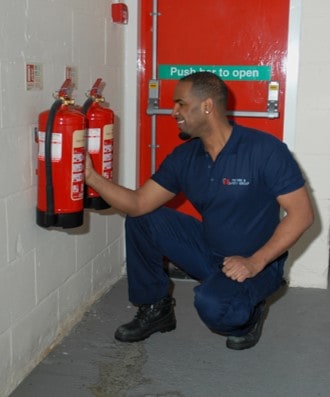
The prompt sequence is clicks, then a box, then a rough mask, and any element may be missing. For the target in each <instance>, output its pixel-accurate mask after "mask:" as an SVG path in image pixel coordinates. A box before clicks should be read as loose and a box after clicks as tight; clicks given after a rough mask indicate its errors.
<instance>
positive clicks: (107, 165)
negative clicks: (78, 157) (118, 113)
mask: <svg viewBox="0 0 330 397" xmlns="http://www.w3.org/2000/svg"><path fill="white" fill-rule="evenodd" d="M112 157H113V124H107V125H105V126H104V127H103V172H102V175H103V176H104V177H105V178H107V179H112Z"/></svg>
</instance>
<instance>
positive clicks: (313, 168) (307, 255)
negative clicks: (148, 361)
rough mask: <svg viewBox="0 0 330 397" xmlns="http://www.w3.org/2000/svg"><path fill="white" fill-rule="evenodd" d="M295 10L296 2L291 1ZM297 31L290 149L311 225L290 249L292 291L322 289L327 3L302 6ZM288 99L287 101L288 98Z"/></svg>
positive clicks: (318, 0) (327, 154)
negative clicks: (309, 203)
mask: <svg viewBox="0 0 330 397" xmlns="http://www.w3.org/2000/svg"><path fill="white" fill-rule="evenodd" d="M292 3H293V4H294V5H295V6H299V3H300V1H296V0H295V1H293V2H292ZM301 4H302V7H301V26H300V43H298V45H299V49H298V50H299V51H298V55H299V62H298V70H297V73H298V74H297V76H296V80H297V81H298V87H297V97H296V103H297V106H296V109H292V110H293V111H294V112H295V123H294V127H295V133H294V137H295V139H294V141H293V150H294V153H295V155H296V158H297V160H298V161H299V163H300V165H301V166H302V168H303V171H304V173H305V176H306V179H307V182H308V185H309V187H310V191H311V195H312V198H313V202H314V208H315V214H316V220H315V223H314V225H313V226H312V228H311V229H310V230H309V231H308V232H307V233H306V234H305V235H304V236H303V237H302V239H301V240H300V241H299V242H298V244H296V246H295V247H294V248H293V249H292V250H291V259H290V261H289V264H288V275H289V281H290V285H291V286H295V287H296V286H301V287H316V288H327V285H328V268H329V220H330V217H329V212H330V211H329V210H330V202H329V200H330V182H329V178H328V175H327V173H328V170H329V169H330V134H329V131H328V129H329V123H330V96H329V90H330V83H329V80H328V79H327V76H328V70H329V68H330V48H329V45H328V40H327V37H328V36H329V34H330V23H329V22H330V3H329V2H328V1H327V0H315V1H313V2H311V1H308V0H302V1H301ZM289 100H290V98H289Z"/></svg>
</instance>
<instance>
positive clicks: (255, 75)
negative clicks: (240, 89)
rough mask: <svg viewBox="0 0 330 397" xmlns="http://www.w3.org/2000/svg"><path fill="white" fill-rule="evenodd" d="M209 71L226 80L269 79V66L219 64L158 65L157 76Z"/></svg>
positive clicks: (168, 77)
mask: <svg viewBox="0 0 330 397" xmlns="http://www.w3.org/2000/svg"><path fill="white" fill-rule="evenodd" d="M206 71H208V72H211V73H214V74H216V75H217V76H219V77H221V78H222V79H223V80H228V81H230V80H231V81H233V80H237V81H270V80H271V66H265V65H256V66H242V65H237V66H226V65H224V66H221V65H159V66H158V78H159V79H161V80H179V79H181V78H182V77H184V76H187V75H188V74H191V73H196V72H206Z"/></svg>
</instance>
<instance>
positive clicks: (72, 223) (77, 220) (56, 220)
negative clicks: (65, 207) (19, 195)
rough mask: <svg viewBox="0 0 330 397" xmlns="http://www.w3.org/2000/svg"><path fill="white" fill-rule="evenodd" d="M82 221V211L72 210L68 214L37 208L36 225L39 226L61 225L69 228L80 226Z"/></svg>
mask: <svg viewBox="0 0 330 397" xmlns="http://www.w3.org/2000/svg"><path fill="white" fill-rule="evenodd" d="M83 222H84V212H83V211H79V212H72V213H69V214H63V213H62V214H49V213H46V212H44V211H40V210H39V209H38V208H37V225H38V226H41V227H51V226H54V227H63V228H64V229H70V228H74V227H79V226H82V224H83Z"/></svg>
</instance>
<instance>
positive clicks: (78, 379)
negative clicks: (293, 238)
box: [11, 278, 330, 397]
mask: <svg viewBox="0 0 330 397" xmlns="http://www.w3.org/2000/svg"><path fill="white" fill-rule="evenodd" d="M175 284H176V286H175V290H174V296H175V298H176V301H177V305H176V316H177V321H178V325H177V329H176V330H175V331H172V332H169V333H164V334H161V333H158V334H154V335H152V336H151V337H150V338H149V339H147V340H145V341H143V342H138V343H132V344H125V343H120V342H117V341H115V340H114V338H113V333H114V331H115V329H116V328H117V326H118V325H120V324H121V323H123V322H127V321H130V320H131V319H132V317H133V316H134V314H135V312H136V308H134V307H132V306H131V305H130V303H129V302H128V300H127V282H126V279H125V278H124V279H122V280H120V281H119V282H118V283H117V284H116V285H115V286H114V287H113V288H112V290H111V291H110V292H109V293H108V294H107V295H105V296H104V297H103V298H102V299H101V300H100V301H98V302H97V303H95V305H93V307H92V308H91V310H90V311H89V312H87V313H86V314H85V316H84V318H83V319H82V321H81V322H80V323H79V324H78V325H77V326H76V327H75V328H74V329H73V330H72V332H71V333H70V334H69V335H68V336H67V337H66V338H65V339H64V340H63V341H62V343H61V344H60V345H58V346H57V347H56V348H55V349H54V350H53V351H52V352H51V353H50V354H49V355H48V357H47V358H46V359H45V360H43V361H42V362H41V363H40V364H39V365H38V366H37V367H36V368H35V370H34V371H33V372H32V373H31V374H30V376H28V377H27V378H26V379H25V380H24V381H23V382H22V383H21V385H20V386H19V387H18V388H17V389H16V390H15V391H14V392H13V393H12V394H11V397H243V396H244V397H295V396H297V397H298V396H299V397H316V396H323V397H328V396H330V309H329V303H330V300H329V298H330V292H329V290H320V289H303V288H286V287H283V288H282V290H281V291H280V292H279V293H278V294H277V295H275V296H274V297H272V299H271V300H270V301H269V302H268V303H269V313H268V315H267V318H266V321H265V324H264V329H263V335H262V338H261V340H260V341H259V343H258V344H257V345H256V346H255V347H254V348H252V349H249V350H244V351H232V350H229V349H227V348H226V346H225V338H224V337H222V336H219V335H216V334H213V333H212V332H210V331H209V330H208V329H207V328H206V327H205V326H204V325H203V323H202V322H201V321H200V319H199V317H198V315H197V313H196V312H195V309H194V307H193V291H192V289H193V287H194V285H195V282H194V281H191V280H176V281H175Z"/></svg>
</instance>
